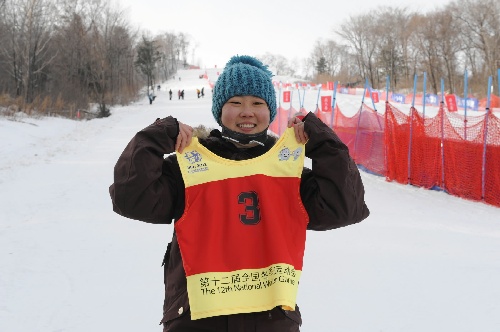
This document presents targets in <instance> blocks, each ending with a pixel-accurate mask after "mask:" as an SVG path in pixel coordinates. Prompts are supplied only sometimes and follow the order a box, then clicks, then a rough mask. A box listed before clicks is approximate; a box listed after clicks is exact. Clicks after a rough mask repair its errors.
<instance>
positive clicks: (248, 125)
mask: <svg viewBox="0 0 500 332" xmlns="http://www.w3.org/2000/svg"><path fill="white" fill-rule="evenodd" d="M238 127H240V128H253V127H255V125H253V124H246V123H245V124H240V125H238Z"/></svg>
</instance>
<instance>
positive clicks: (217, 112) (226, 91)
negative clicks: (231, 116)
mask: <svg viewBox="0 0 500 332" xmlns="http://www.w3.org/2000/svg"><path fill="white" fill-rule="evenodd" d="M272 77H273V74H272V73H271V71H270V70H269V69H267V66H266V65H264V64H263V63H262V62H260V61H259V60H257V59H256V58H254V57H251V56H248V55H237V56H233V57H232V58H231V59H230V60H229V61H228V63H227V64H226V67H225V68H224V70H223V71H222V74H220V76H219V78H218V79H217V82H216V83H215V86H214V90H213V93H212V114H213V115H214V118H215V121H217V123H218V124H220V125H222V123H221V121H220V116H221V113H222V106H223V105H224V104H225V103H226V102H227V101H228V100H229V99H230V98H232V97H234V96H255V97H259V98H262V99H264V100H265V101H266V103H267V106H268V107H269V111H270V112H271V114H270V115H271V122H273V120H274V117H275V116H276V93H275V92H274V86H273V82H272V80H271V78H272Z"/></svg>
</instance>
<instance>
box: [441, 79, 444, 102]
mask: <svg viewBox="0 0 500 332" xmlns="http://www.w3.org/2000/svg"><path fill="white" fill-rule="evenodd" d="M441 102H442V103H444V78H441Z"/></svg>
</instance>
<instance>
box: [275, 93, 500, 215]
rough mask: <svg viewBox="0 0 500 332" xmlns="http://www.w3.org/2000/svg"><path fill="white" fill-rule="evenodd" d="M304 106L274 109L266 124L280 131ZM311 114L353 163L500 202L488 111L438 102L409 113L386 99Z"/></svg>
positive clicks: (497, 131) (497, 149) (495, 132)
mask: <svg viewBox="0 0 500 332" xmlns="http://www.w3.org/2000/svg"><path fill="white" fill-rule="evenodd" d="M298 113H301V114H306V113H307V111H306V110H305V109H301V110H299V111H297V110H295V109H293V108H292V109H289V110H285V109H283V108H279V109H278V115H277V117H276V120H275V121H274V122H273V123H272V124H271V126H270V129H271V130H272V131H273V132H275V133H279V134H281V133H282V132H283V131H284V130H285V129H286V127H287V121H288V119H289V118H290V117H291V116H293V115H296V114H298ZM315 114H316V115H317V116H318V118H320V119H321V120H322V121H323V122H324V123H326V124H327V125H328V126H330V127H331V128H333V129H334V130H335V132H336V133H337V135H338V136H339V137H340V139H341V140H342V141H343V142H344V143H345V144H346V145H347V147H348V148H349V152H350V154H351V156H352V157H353V159H354V160H355V161H356V164H358V165H360V166H361V167H362V168H363V169H365V170H366V171H368V172H370V173H374V174H378V175H382V176H385V177H386V179H387V180H388V181H396V182H399V183H402V184H411V185H414V186H419V187H423V188H428V189H441V190H445V191H446V192H448V193H449V194H451V195H455V196H459V197H462V198H466V199H470V200H475V201H484V202H486V203H488V204H492V205H495V206H499V207H500V119H499V118H498V117H496V116H495V115H494V114H493V113H492V112H488V113H486V114H485V115H481V116H467V117H465V116H463V115H460V114H457V113H452V112H448V110H447V109H446V107H445V106H444V105H441V107H440V109H439V112H438V114H437V115H435V116H433V117H424V116H423V115H422V114H421V113H419V112H418V111H417V110H416V109H415V108H412V109H411V111H410V114H406V113H403V112H401V111H400V110H398V109H397V108H396V107H394V106H393V105H391V104H390V103H386V111H385V113H384V114H380V113H378V112H376V111H374V110H373V109H371V108H370V107H368V106H366V105H365V104H364V103H363V104H362V105H361V107H360V109H359V110H358V112H357V113H356V114H355V115H354V116H352V117H347V116H345V115H344V114H342V112H341V110H340V108H339V107H338V105H337V106H336V107H335V110H334V112H333V113H332V112H322V111H321V110H319V109H317V110H316V112H315Z"/></svg>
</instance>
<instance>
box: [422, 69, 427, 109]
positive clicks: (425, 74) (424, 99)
mask: <svg viewBox="0 0 500 332" xmlns="http://www.w3.org/2000/svg"><path fill="white" fill-rule="evenodd" d="M423 90H424V92H423V94H424V97H423V101H422V103H423V105H422V117H423V118H424V119H425V102H426V98H425V97H426V92H427V73H426V72H424V86H423Z"/></svg>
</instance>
